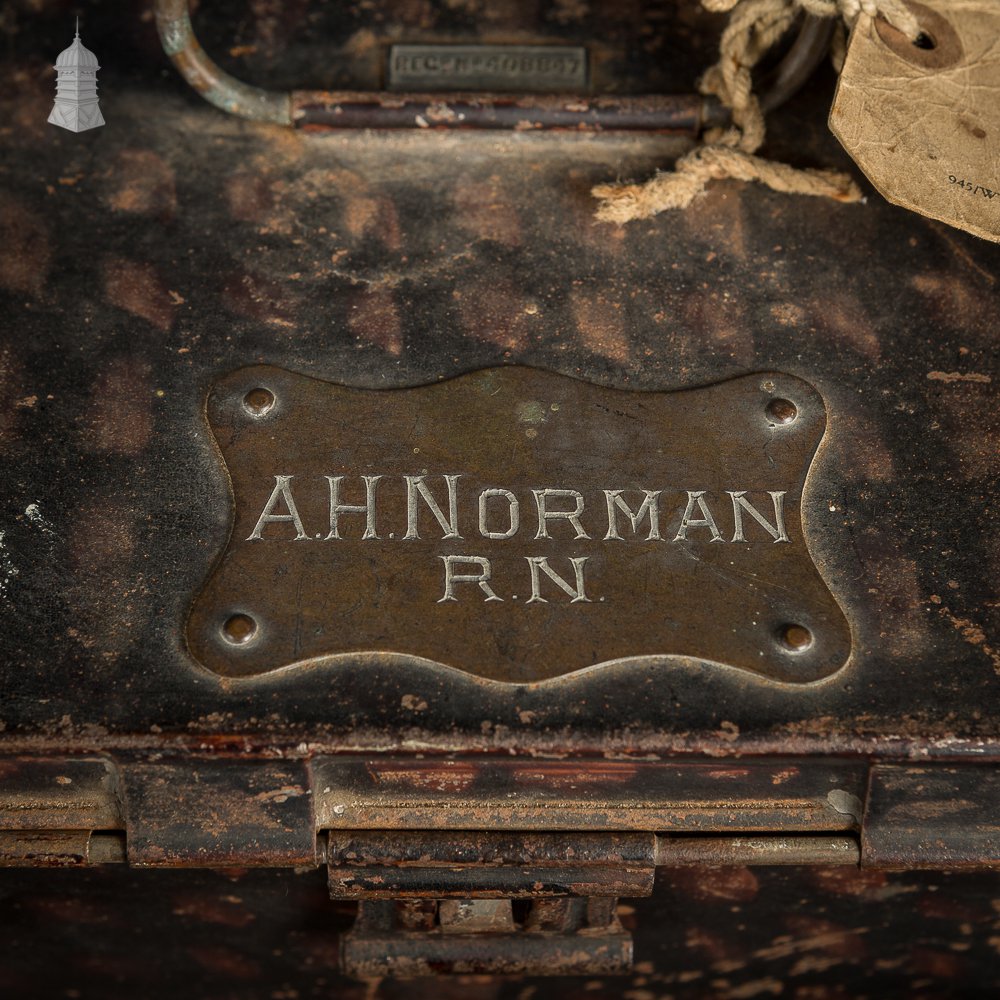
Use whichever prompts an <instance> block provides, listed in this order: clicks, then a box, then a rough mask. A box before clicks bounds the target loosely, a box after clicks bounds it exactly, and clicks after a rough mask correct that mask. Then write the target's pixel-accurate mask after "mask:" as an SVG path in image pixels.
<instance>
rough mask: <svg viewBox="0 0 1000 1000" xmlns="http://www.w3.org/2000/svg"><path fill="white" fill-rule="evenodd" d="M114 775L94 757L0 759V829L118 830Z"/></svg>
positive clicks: (110, 766) (108, 763)
mask: <svg viewBox="0 0 1000 1000" xmlns="http://www.w3.org/2000/svg"><path fill="white" fill-rule="evenodd" d="M123 826H124V821H123V818H122V811H121V804H120V801H119V790H118V776H117V770H116V768H115V766H114V764H113V763H112V762H111V761H110V760H103V759H101V758H96V757H2V758H0V830H85V831H89V830H119V829H122V828H123Z"/></svg>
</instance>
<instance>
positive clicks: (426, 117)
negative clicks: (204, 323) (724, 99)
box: [156, 0, 833, 135]
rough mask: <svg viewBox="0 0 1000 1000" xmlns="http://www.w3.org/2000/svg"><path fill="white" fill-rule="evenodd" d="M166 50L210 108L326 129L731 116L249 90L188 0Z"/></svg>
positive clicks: (606, 125)
mask: <svg viewBox="0 0 1000 1000" xmlns="http://www.w3.org/2000/svg"><path fill="white" fill-rule="evenodd" d="M156 26H157V29H158V31H159V34H160V41H161V42H162V44H163V49H164V51H165V52H166V53H167V55H168V56H169V57H170V59H171V60H172V62H173V63H174V65H175V66H176V67H177V69H178V71H179V72H180V74H181V75H182V76H183V77H184V79H185V80H187V82H188V83H189V84H191V86H192V87H194V89H195V90H196V91H198V93H199V94H201V96H202V97H204V98H205V100H206V101H208V102H209V103H210V104H214V105H215V106H216V107H217V108H221V109H222V110H223V111H227V112H228V113H229V114H232V115H238V116H239V117H241V118H248V119H250V120H251V121H262V122H273V123H275V124H278V125H291V126H293V127H295V128H305V129H310V130H325V129H356V128H374V129H401V128H423V129H427V128H437V129H455V128H461V129H504V130H512V129H532V130H553V129H562V130H572V131H641V132H679V133H689V134H692V135H696V134H698V133H699V132H700V131H701V130H702V129H703V128H705V127H706V126H709V125H720V124H724V123H725V121H726V120H727V117H728V113H727V112H726V111H725V110H724V109H722V108H721V106H720V105H719V104H718V102H717V101H715V100H714V99H711V98H705V97H703V96H702V95H700V94H666V95H639V96H626V97H611V96H607V97H586V96H580V95H555V94H491V93H460V94H452V93H435V94H398V93H382V92H377V91H369V92H363V91H332V92H330V91H274V90H264V89H262V88H260V87H254V86H252V85H250V84H247V83H243V82H242V81H241V80H237V79H236V78H235V77H233V76H230V75H229V74H228V73H226V72H225V71H224V70H222V69H221V68H220V67H219V66H218V65H217V64H216V63H215V62H214V61H213V60H212V59H211V58H210V57H209V56H208V55H207V53H206V52H205V50H204V49H203V48H202V47H201V45H200V44H199V42H198V39H197V38H196V37H195V34H194V30H193V29H192V27H191V18H190V13H189V5H188V0H156ZM832 30H833V23H832V21H831V20H829V19H820V18H815V17H806V18H804V20H803V21H802V25H801V27H800V30H799V34H798V37H797V38H796V40H795V41H794V42H793V44H792V46H791V47H790V49H789V51H788V54H787V55H786V56H785V58H784V60H783V61H782V62H781V63H780V64H779V66H778V67H777V68H776V69H775V71H774V72H773V73H772V74H771V75H770V76H769V78H768V80H767V81H766V82H765V86H764V96H763V97H762V99H761V105H762V107H763V108H764V109H765V110H766V111H770V110H773V109H774V108H775V107H777V106H778V105H779V104H781V103H782V102H783V101H785V100H787V99H788V98H789V97H790V96H791V95H792V94H793V93H795V91H797V90H798V89H799V88H800V87H801V86H802V85H803V84H804V83H805V81H806V80H807V79H808V78H809V76H810V75H811V74H812V73H813V71H814V70H815V69H816V67H817V65H818V64H819V62H820V61H821V60H822V58H823V56H824V54H825V53H826V51H827V48H828V46H829V40H830V33H831V31H832Z"/></svg>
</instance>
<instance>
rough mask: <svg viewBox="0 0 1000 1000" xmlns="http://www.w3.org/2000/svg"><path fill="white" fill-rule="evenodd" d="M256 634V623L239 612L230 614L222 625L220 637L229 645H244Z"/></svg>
mask: <svg viewBox="0 0 1000 1000" xmlns="http://www.w3.org/2000/svg"><path fill="white" fill-rule="evenodd" d="M256 634H257V623H256V622H255V621H254V620H253V618H251V617H250V616H249V615H245V614H243V613H242V612H239V613H237V614H235V615H230V616H229V617H228V618H227V619H226V620H225V622H224V623H223V625H222V638H223V639H225V640H226V642H228V643H229V644H230V645H231V646H245V645H246V644H247V643H248V642H249V641H250V640H251V639H253V637H254V636H255V635H256Z"/></svg>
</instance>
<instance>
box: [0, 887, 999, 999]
mask: <svg viewBox="0 0 1000 1000" xmlns="http://www.w3.org/2000/svg"><path fill="white" fill-rule="evenodd" d="M996 894H997V880H996V878H995V877H993V878H992V879H984V878H983V876H982V875H981V874H963V875H950V876H948V875H941V874H940V873H934V872H911V873H899V874H892V875H887V874H884V873H868V874H859V873H858V872H852V871H850V870H846V869H840V868H818V869H817V868H812V869H795V868H791V869H781V868H735V869H725V870H720V869H716V870H711V869H709V870H695V869H692V870H686V871H675V872H661V873H660V875H659V878H658V888H657V891H656V894H655V895H654V896H653V897H652V898H650V899H644V900H636V901H634V902H632V903H630V904H629V907H628V909H627V911H626V912H625V913H623V922H624V923H625V924H626V926H627V927H628V928H629V929H631V930H632V932H633V934H634V937H635V954H636V968H635V971H634V972H633V973H632V974H631V975H628V976H623V977H613V978H600V977H586V978H583V977H580V978H566V979H564V980H560V982H559V987H560V988H559V990H558V993H556V992H555V984H554V983H553V981H552V980H545V979H524V978H519V977H495V978H489V977H481V976H480V977H456V978H454V979H416V980H391V979H383V980H366V981H352V980H350V979H347V978H346V977H343V976H341V975H340V974H339V973H338V943H339V937H340V936H341V935H342V934H344V933H345V932H346V931H347V930H348V929H349V926H350V911H351V909H352V908H353V904H347V903H331V901H330V900H329V898H328V897H327V895H326V887H325V885H324V880H323V876H322V874H321V873H319V872H313V873H310V874H294V873H293V872H290V871H286V872H247V871H242V872H241V871H231V872H227V873H220V872H134V871H129V870H127V869H124V868H107V869H103V870H100V871H88V872H76V871H70V872H66V871H62V872H60V871H23V872H9V873H6V875H5V878H4V880H3V882H2V883H0V899H2V902H3V906H2V907H0V931H2V938H3V941H4V945H3V962H2V964H0V992H2V993H3V995H4V996H9V997H26V996H31V997H37V998H39V1000H50V998H56V997H58V998H65V997H80V998H86V1000H89V998H91V997H93V998H101V1000H117V998H119V997H120V998H128V1000H131V998H133V997H136V996H141V997H144V998H148V1000H160V998H164V1000H166V998H173V997H177V996H197V997H199V998H202V1000H230V998H236V997H239V998H242V1000H258V998H259V1000H276V998H283V1000H293V998H295V1000H299V998H301V1000H306V998H313V997H315V998H319V997H330V996H337V997H342V998H345V1000H355V998H356V1000H373V998H379V1000H396V998H401V1000H402V998H411V997H416V998H420V997H425V996H427V997H433V998H439V1000H449V998H452V997H454V998H456V1000H457V998H464V997H468V996H470V995H475V996H477V997H479V996H481V997H485V998H488V1000H530V998H532V997H548V996H553V995H558V996H561V997H586V998H588V1000H605V998H608V1000H610V998H612V997H624V998H626V1000H658V998H667V997H672V998H675V1000H701V998H712V1000H739V998H746V997H773V996H783V997H791V998H798V1000H817V998H822V1000H840V998H847V997H851V998H855V1000H861V998H868V997H871V998H875V997H912V998H918V997H919V998H922V1000H930V998H945V997H954V996H956V995H960V996H962V997H970V998H973V997H974V998H979V997H982V998H986V997H992V996H995V995H996V991H997V988H998V987H1000V977H998V964H997V957H996V935H997V934H998V932H1000V922H998V917H997V911H996Z"/></svg>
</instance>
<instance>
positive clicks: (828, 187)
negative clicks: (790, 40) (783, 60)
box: [591, 0, 920, 225]
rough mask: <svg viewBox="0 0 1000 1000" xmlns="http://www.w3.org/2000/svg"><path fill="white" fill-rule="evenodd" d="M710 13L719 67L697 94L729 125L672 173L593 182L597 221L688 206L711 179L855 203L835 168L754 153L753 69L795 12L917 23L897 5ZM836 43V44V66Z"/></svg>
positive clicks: (716, 6) (712, 0) (760, 3)
mask: <svg viewBox="0 0 1000 1000" xmlns="http://www.w3.org/2000/svg"><path fill="white" fill-rule="evenodd" d="M701 3H702V6H703V7H705V8H706V9H707V10H710V11H713V12H726V11H728V12H729V23H728V24H727V25H726V28H725V30H724V31H723V33H722V39H721V42H720V44H719V61H718V62H717V63H716V64H715V65H714V66H712V67H711V68H710V69H709V70H708V71H707V72H706V73H705V75H704V76H703V77H702V79H701V81H700V84H699V89H700V90H701V92H702V93H703V94H705V95H708V96H712V97H716V98H718V100H719V101H720V103H722V105H723V106H725V107H726V108H728V109H729V112H730V124H729V126H728V127H727V128H724V129H712V130H710V131H709V132H706V133H705V136H704V140H703V142H702V144H701V145H699V146H697V147H695V148H694V149H693V150H691V152H689V153H687V154H685V155H684V156H682V157H681V158H680V159H679V160H678V161H677V162H676V164H675V165H674V169H673V170H672V171H659V172H658V173H657V174H656V175H655V176H654V177H652V178H651V179H650V180H648V181H646V182H645V183H643V184H599V185H597V186H596V187H594V188H593V189H592V192H591V193H592V194H593V195H594V196H595V197H596V198H598V199H599V200H600V202H601V204H600V206H599V207H598V209H597V218H598V219H599V220H600V221H602V222H614V223H617V224H619V225H623V224H624V223H626V222H631V221H632V220H633V219H648V218H650V217H651V216H653V215H656V214H658V213H659V212H662V211H664V210H665V209H668V208H687V206H688V205H690V204H691V202H692V201H694V199H695V198H697V197H698V195H700V194H702V193H703V192H704V190H705V187H706V185H707V184H708V183H709V181H712V180H722V179H723V178H727V177H728V178H733V179H735V180H741V181H759V182H760V183H762V184H766V185H767V186H768V187H769V188H771V189H772V190H775V191H781V192H785V193H789V194H807V195H814V196H819V197H824V198H833V199H835V200H837V201H843V202H853V201H859V200H860V199H861V189H860V188H859V187H858V185H857V184H856V183H855V181H854V179H853V178H852V177H851V176H850V175H849V174H845V173H842V172H841V171H838V170H815V169H799V168H796V167H792V166H789V165H788V164H785V163H776V162H774V161H772V160H766V159H763V158H762V157H759V156H756V155H754V154H755V153H756V152H757V150H758V149H760V147H761V146H762V145H763V143H764V135H765V123H764V113H763V111H762V110H761V107H760V102H759V101H758V100H757V97H756V96H755V94H754V92H753V79H752V72H753V68H754V67H755V66H756V65H757V63H758V62H760V60H761V59H762V58H763V57H764V55H765V54H766V53H767V51H768V50H769V49H770V48H771V47H772V46H773V45H774V44H775V43H776V42H777V41H778V40H779V39H780V38H781V37H782V35H784V34H785V32H786V31H788V29H789V28H790V27H791V26H792V24H793V23H794V21H795V19H796V18H797V17H798V16H799V14H800V13H801V12H802V11H805V12H806V13H808V14H812V15H814V16H816V17H837V16H840V17H842V18H843V19H844V21H845V22H846V23H847V24H848V25H853V24H854V22H855V21H856V20H857V18H858V17H859V16H860V15H861V14H862V13H864V14H867V15H868V16H869V17H877V16H881V17H883V18H884V19H885V20H886V21H888V22H889V23H890V24H892V25H893V26H894V27H895V28H897V29H898V30H899V31H901V32H903V33H904V34H905V35H906V36H907V37H909V38H911V39H916V38H917V37H918V36H919V35H920V25H919V23H918V21H917V19H916V17H915V16H914V14H913V13H912V11H910V9H909V8H908V7H907V6H906V5H905V3H903V0H701ZM843 50H844V43H843V37H842V36H841V37H840V40H839V44H837V43H835V46H834V52H835V60H836V57H837V54H838V53H839V54H840V58H839V62H840V63H841V64H842V61H843V60H842V54H843Z"/></svg>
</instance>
